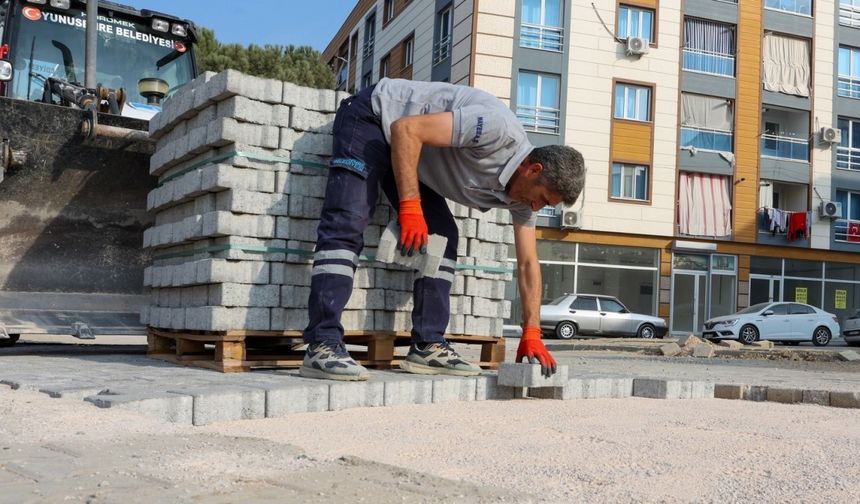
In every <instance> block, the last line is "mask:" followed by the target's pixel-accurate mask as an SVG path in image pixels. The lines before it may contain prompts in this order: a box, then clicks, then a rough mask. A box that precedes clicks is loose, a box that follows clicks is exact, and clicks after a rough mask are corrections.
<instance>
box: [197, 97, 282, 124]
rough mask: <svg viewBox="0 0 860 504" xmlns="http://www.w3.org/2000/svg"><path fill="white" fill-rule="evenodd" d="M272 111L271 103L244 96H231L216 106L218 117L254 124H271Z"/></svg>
mask: <svg viewBox="0 0 860 504" xmlns="http://www.w3.org/2000/svg"><path fill="white" fill-rule="evenodd" d="M279 106H280V105H279ZM273 112H274V106H273V105H270V104H268V103H264V102H261V101H257V100H251V99H249V98H246V97H244V96H232V97H230V98H227V99H226V100H224V101H221V102H219V103H218V104H217V107H216V117H217V118H218V119H221V118H230V119H237V120H239V121H242V122H247V123H254V124H266V125H269V124H272V114H273ZM213 119H214V118H213Z"/></svg>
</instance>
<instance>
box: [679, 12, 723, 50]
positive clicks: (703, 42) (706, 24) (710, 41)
mask: <svg viewBox="0 0 860 504" xmlns="http://www.w3.org/2000/svg"><path fill="white" fill-rule="evenodd" d="M684 47H685V48H687V49H694V50H697V51H704V52H708V53H715V54H725V55H727V56H734V55H735V31H734V29H733V27H732V25H728V24H724V23H718V22H716V21H705V20H704V19H696V18H686V19H684Z"/></svg>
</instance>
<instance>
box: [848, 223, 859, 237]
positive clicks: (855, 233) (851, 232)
mask: <svg viewBox="0 0 860 504" xmlns="http://www.w3.org/2000/svg"><path fill="white" fill-rule="evenodd" d="M848 241H850V242H860V222H849V223H848Z"/></svg>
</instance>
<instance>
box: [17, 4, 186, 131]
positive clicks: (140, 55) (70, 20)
mask: <svg viewBox="0 0 860 504" xmlns="http://www.w3.org/2000/svg"><path fill="white" fill-rule="evenodd" d="M86 25H87V19H86V2H85V1H83V0H35V1H34V0H0V47H5V52H6V54H5V57H4V58H0V60H3V62H0V80H2V78H3V77H4V76H5V77H6V82H5V83H4V85H3V89H2V90H0V95H2V96H7V97H10V98H14V99H19V100H28V101H51V102H53V103H57V101H55V100H54V99H53V98H51V97H50V93H46V92H45V88H46V83H47V82H48V79H49V78H53V79H61V80H63V81H65V82H68V83H71V84H77V85H83V82H84V65H85V61H86V55H85V46H86V36H85V35H86ZM194 42H195V34H194V25H193V24H192V23H191V22H189V21H187V20H181V19H178V18H175V17H173V16H169V15H165V14H161V13H157V12H152V11H148V10H140V11H139V10H136V9H133V8H131V7H126V6H122V5H119V4H114V3H112V2H105V1H101V2H99V16H98V45H97V51H96V55H97V62H96V81H97V83H98V86H100V87H102V88H107V89H111V90H119V89H121V88H122V89H124V91H125V98H126V99H125V106H123V107H122V115H124V116H130V117H138V118H141V119H149V118H150V117H151V116H152V115H154V114H155V113H157V112H158V110H159V109H160V108H159V106H158V105H159V102H160V100H161V99H163V98H164V97H165V96H169V95H170V94H172V93H174V92H175V91H176V90H178V89H179V88H181V87H182V86H183V85H184V84H186V83H188V82H189V81H191V80H192V79H193V78H194V77H195V75H196V65H195V61H194V51H193V49H192V48H193V44H194ZM0 51H3V50H2V49H0ZM4 69H5V70H4ZM10 74H11V75H10Z"/></svg>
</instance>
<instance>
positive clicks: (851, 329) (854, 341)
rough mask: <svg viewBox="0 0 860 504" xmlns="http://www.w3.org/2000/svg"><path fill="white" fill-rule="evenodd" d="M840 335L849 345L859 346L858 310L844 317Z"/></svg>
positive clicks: (859, 318) (859, 322)
mask: <svg viewBox="0 0 860 504" xmlns="http://www.w3.org/2000/svg"><path fill="white" fill-rule="evenodd" d="M842 337H843V338H845V343H848V345H850V346H860V310H857V311H855V312H854V314H853V315H851V316H850V317H848V318H847V319H845V322H844V323H843V324H842Z"/></svg>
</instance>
